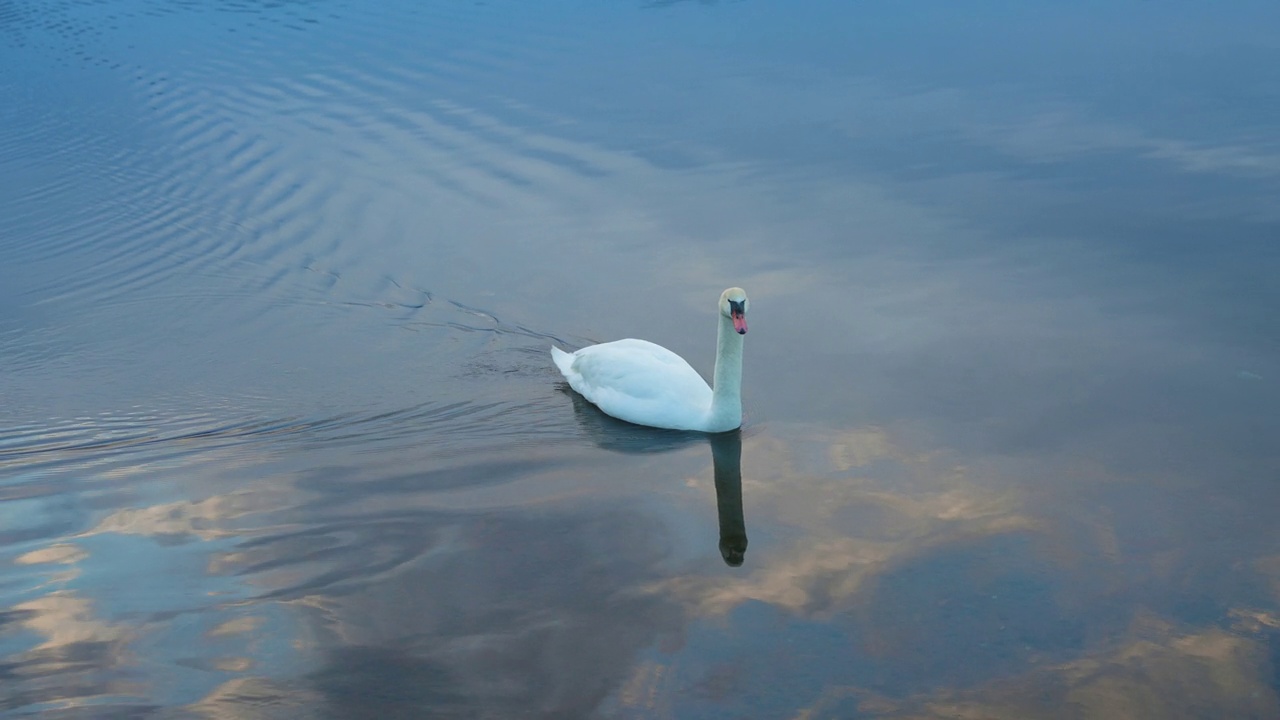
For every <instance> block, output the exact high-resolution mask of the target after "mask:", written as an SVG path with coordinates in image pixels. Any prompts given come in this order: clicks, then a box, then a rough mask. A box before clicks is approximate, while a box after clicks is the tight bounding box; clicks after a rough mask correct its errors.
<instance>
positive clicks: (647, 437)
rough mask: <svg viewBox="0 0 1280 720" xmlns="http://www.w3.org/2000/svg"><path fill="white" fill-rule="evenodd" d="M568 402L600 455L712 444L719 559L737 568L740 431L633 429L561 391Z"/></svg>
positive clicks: (742, 542) (743, 546)
mask: <svg viewBox="0 0 1280 720" xmlns="http://www.w3.org/2000/svg"><path fill="white" fill-rule="evenodd" d="M561 389H562V390H563V391H564V392H565V394H567V395H568V396H569V397H570V398H572V400H573V414H574V417H575V418H577V421H578V426H579V427H580V428H581V429H582V430H583V431H584V432H585V434H586V435H587V437H589V438H591V441H592V442H593V443H594V444H595V445H597V446H598V447H601V448H603V449H605V450H610V451H613V452H619V453H624V454H628V455H648V454H653V453H664V452H673V451H675V450H681V449H683V448H686V447H689V446H691V445H695V444H698V443H703V442H706V443H709V444H710V445H711V462H712V464H713V466H714V474H715V485H716V514H717V515H718V516H719V524H720V556H721V557H723V558H724V561H725V564H727V565H729V566H730V567H739V566H741V565H742V563H743V559H744V557H745V555H746V552H747V525H746V521H745V520H744V518H743V513H742V430H741V429H737V430H730V431H729V432H723V433H713V434H708V433H700V432H686V431H682V430H660V429H657V428H650V427H644V426H642V425H633V424H631V423H629V422H623V421H622V420H618V419H616V418H612V417H610V416H608V415H605V414H604V413H603V412H600V410H599V409H597V408H596V407H594V406H593V405H592V404H591V403H589V402H587V400H586V399H584V398H583V397H582V396H581V395H579V394H578V393H575V392H573V391H571V390H569V388H568V386H567V385H566V386H564V387H562V388H561Z"/></svg>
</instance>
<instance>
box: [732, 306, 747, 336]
mask: <svg viewBox="0 0 1280 720" xmlns="http://www.w3.org/2000/svg"><path fill="white" fill-rule="evenodd" d="M729 317H730V318H732V319H733V329H734V330H737V331H738V334H739V335H746V334H747V314H746V312H745V310H744V308H743V307H742V303H740V302H734V301H732V300H730V301H729Z"/></svg>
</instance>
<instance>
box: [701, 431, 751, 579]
mask: <svg viewBox="0 0 1280 720" xmlns="http://www.w3.org/2000/svg"><path fill="white" fill-rule="evenodd" d="M710 439H711V462H712V463H713V464H714V466H715V478H716V513H717V515H719V518H720V556H721V557H723V558H724V562H725V564H726V565H728V566H730V567H738V566H740V565H742V562H743V560H744V558H745V556H746V553H747V521H746V519H745V518H744V517H743V515H742V431H741V430H731V431H729V432H726V433H719V434H716V435H711V436H710Z"/></svg>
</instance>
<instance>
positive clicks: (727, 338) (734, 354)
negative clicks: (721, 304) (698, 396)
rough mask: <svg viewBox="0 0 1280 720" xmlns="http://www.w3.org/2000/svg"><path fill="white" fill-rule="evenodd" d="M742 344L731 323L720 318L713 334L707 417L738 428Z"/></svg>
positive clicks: (740, 403) (740, 407) (740, 399)
mask: <svg viewBox="0 0 1280 720" xmlns="http://www.w3.org/2000/svg"><path fill="white" fill-rule="evenodd" d="M742 341H743V337H742V336H741V335H739V334H738V332H737V331H736V330H734V329H733V321H732V320H730V319H729V318H727V317H725V316H724V315H721V316H720V329H719V331H718V332H717V333H716V370H715V378H714V382H713V383H712V386H711V414H712V416H713V417H714V418H716V419H719V420H723V421H725V422H728V421H729V420H730V419H732V420H733V424H731V425H729V427H728V428H726V429H731V428H735V427H738V424H739V423H741V421H742Z"/></svg>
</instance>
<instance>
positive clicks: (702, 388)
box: [551, 287, 747, 432]
mask: <svg viewBox="0 0 1280 720" xmlns="http://www.w3.org/2000/svg"><path fill="white" fill-rule="evenodd" d="M719 307H720V330H719V333H718V335H717V337H716V369H715V389H714V390H712V389H711V388H710V387H708V386H707V382H706V381H705V380H703V379H702V376H701V375H699V374H698V371H697V370H694V369H693V368H692V367H690V366H689V363H687V362H685V360H684V358H682V357H680V356H679V355H677V354H675V353H673V352H671V351H670V350H668V349H666V348H664V347H662V346H661V345H655V344H653V343H651V342H648V341H646V340H632V339H627V340H616V341H614V342H608V343H601V344H600V345H590V346H588V347H584V348H582V349H581V350H579V351H577V352H573V353H567V352H565V351H563V350H561V349H560V348H558V347H554V346H553V347H552V348H551V359H552V360H554V361H555V363H556V367H558V368H560V373H561V374H563V375H564V379H565V380H568V381H569V387H571V388H573V389H574V390H576V391H578V392H579V393H581V394H582V396H583V397H585V398H586V399H588V400H590V401H591V402H592V403H595V405H596V407H598V408H600V409H601V410H603V411H604V412H605V413H607V414H609V415H612V416H613V417H616V418H618V419H619V420H626V421H627V422H631V423H635V424H637V425H648V426H650V427H658V428H666V429H668V430H698V431H701V432H725V431H728V430H733V429H734V428H736V427H739V426H741V425H742V340H743V338H742V336H743V335H745V334H746V333H747V294H746V293H745V292H743V291H742V288H736V287H735V288H729V289H728V290H725V291H724V292H723V293H721V294H720V306H719Z"/></svg>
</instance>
